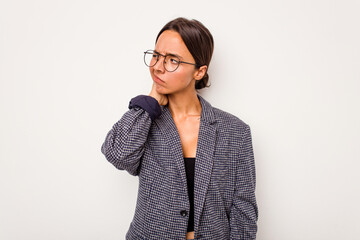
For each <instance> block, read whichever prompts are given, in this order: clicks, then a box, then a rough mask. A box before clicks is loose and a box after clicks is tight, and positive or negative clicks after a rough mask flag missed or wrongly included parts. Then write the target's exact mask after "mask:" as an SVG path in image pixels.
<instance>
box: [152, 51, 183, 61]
mask: <svg viewBox="0 0 360 240" xmlns="http://www.w3.org/2000/svg"><path fill="white" fill-rule="evenodd" d="M154 53H158V54H161V53H160V52H159V51H157V50H154ZM164 55H170V56H175V57H178V58H180V59H183V57H181V56H179V55H177V54H175V53H169V52H166V53H165V54H164Z"/></svg>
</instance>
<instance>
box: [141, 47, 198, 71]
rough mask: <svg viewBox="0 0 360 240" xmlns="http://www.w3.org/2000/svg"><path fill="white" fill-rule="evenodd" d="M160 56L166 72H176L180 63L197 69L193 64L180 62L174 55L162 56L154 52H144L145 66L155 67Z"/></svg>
mask: <svg viewBox="0 0 360 240" xmlns="http://www.w3.org/2000/svg"><path fill="white" fill-rule="evenodd" d="M160 56H161V57H164V62H163V64H164V68H165V70H166V71H168V72H174V71H176V69H178V67H179V65H180V63H185V64H190V65H194V66H196V67H199V66H198V64H195V63H189V62H184V61H180V58H179V57H178V56H176V55H174V54H166V55H163V54H160V53H158V52H156V51H154V50H147V51H146V52H144V62H145V65H146V66H148V67H153V66H155V64H156V63H157V62H158V61H159V59H160Z"/></svg>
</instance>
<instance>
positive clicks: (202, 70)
mask: <svg viewBox="0 0 360 240" xmlns="http://www.w3.org/2000/svg"><path fill="white" fill-rule="evenodd" d="M206 70H207V66H206V65H204V66H201V67H200V68H199V69H197V70H196V71H195V73H194V79H195V80H201V79H202V78H203V77H204V75H205V73H206Z"/></svg>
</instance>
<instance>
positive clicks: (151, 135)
mask: <svg viewBox="0 0 360 240" xmlns="http://www.w3.org/2000/svg"><path fill="white" fill-rule="evenodd" d="M198 97H199V99H200V103H201V106H202V109H201V119H200V130H199V137H198V145H197V151H196V162H195V180H194V181H195V183H194V184H195V187H194V228H195V229H194V230H195V239H216V240H221V239H239V240H240V239H241V240H248V239H255V238H256V232H257V224H256V222H257V217H258V212H257V204H256V199H255V165H254V155H253V149H252V141H251V133H250V129H249V126H248V125H246V124H245V123H244V122H242V121H241V120H240V119H238V118H237V117H235V116H233V115H231V114H229V113H226V112H224V111H221V110H219V109H216V108H213V107H212V106H211V105H210V104H209V103H208V102H207V101H205V100H204V99H203V98H202V97H200V96H198ZM161 108H162V114H161V115H160V116H159V117H158V118H156V119H155V120H153V121H152V120H151V118H150V117H149V114H148V113H147V112H146V111H144V110H143V109H141V108H133V109H130V110H129V111H127V112H126V113H125V114H124V115H123V117H122V118H121V119H120V120H119V121H118V122H117V123H116V124H115V125H114V126H113V128H112V129H111V130H110V132H109V133H108V135H107V136H106V139H105V142H104V144H103V145H102V149H101V150H102V152H103V153H104V155H105V156H106V158H107V160H108V161H109V162H110V163H112V164H113V165H114V166H115V167H116V168H118V169H120V170H126V171H128V172H129V173H130V174H132V175H136V176H138V177H139V192H138V200H137V204H136V210H135V216H134V218H133V221H132V223H131V224H130V228H129V230H128V232H127V234H126V239H131V240H133V239H134V240H145V239H146V240H155V239H156V240H165V239H166V240H169V239H171V240H173V239H174V240H175V239H179V240H180V239H181V240H183V239H185V235H186V230H187V223H188V217H189V214H188V212H189V209H190V203H189V199H188V193H187V184H186V173H185V167H184V159H183V154H182V148H181V142H180V137H179V134H178V132H177V128H176V126H175V123H174V121H173V118H172V116H171V113H170V111H169V109H168V108H167V107H161Z"/></svg>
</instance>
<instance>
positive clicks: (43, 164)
mask: <svg viewBox="0 0 360 240" xmlns="http://www.w3.org/2000/svg"><path fill="white" fill-rule="evenodd" d="M359 12H360V3H359V1H355V0H354V1H350V0H345V1H344V0H342V1H340V0H335V1H325V0H323V1H321V0H311V1H310V0H305V1H285V0H282V1H280V0H272V1H265V0H261V1H235V0H234V1H225V0H224V1H193V0H192V1H143V2H139V1H126V2H125V1H124V2H121V1H85V0H62V1H60V0H59V1H45V0H43V1H40V0H33V1H25V0H18V1H16V0H15V1H6V0H1V2H0V94H1V95H0V97H1V99H0V123H1V124H0V239H2V240H28V239H34V240H38V239H44V240H64V239H71V240H72V239H74V240H79V239H81V240H93V239H94V240H95V239H96V240H115V239H116V240H118V239H124V235H125V233H126V231H127V229H128V227H129V223H130V221H131V219H132V217H133V213H134V208H135V201H136V195H137V184H138V180H137V178H136V177H132V176H130V175H129V174H127V173H126V172H122V171H118V170H117V169H115V168H114V167H113V166H112V165H111V164H110V163H108V162H107V161H106V160H105V157H104V156H103V155H102V154H101V152H100V147H101V145H102V143H103V141H104V139H105V136H106V134H107V132H108V131H109V130H110V128H111V127H112V125H113V124H114V123H115V122H116V121H117V120H118V119H119V118H120V117H121V116H122V114H123V113H124V112H125V111H126V110H127V105H128V102H129V100H130V99H131V98H132V97H134V96H136V95H138V94H148V93H149V90H150V87H151V78H150V76H149V73H148V69H147V68H146V67H145V65H144V63H143V51H145V50H147V49H151V48H153V46H154V41H155V37H156V35H157V33H158V31H159V30H160V29H161V27H162V26H163V25H165V23H167V22H168V21H170V20H172V19H174V18H176V17H179V16H183V17H187V18H195V19H198V20H200V21H201V22H203V23H204V24H205V25H206V26H207V27H208V28H209V29H210V31H211V32H212V34H213V36H214V39H215V51H214V56H213V61H212V63H211V65H210V80H211V84H212V86H211V87H210V88H209V89H206V90H203V91H201V92H200V93H201V95H202V96H204V97H205V98H206V99H207V100H208V101H209V102H210V103H211V104H212V105H213V106H215V107H218V108H221V109H223V110H225V111H228V112H230V113H232V114H234V115H236V116H238V117H240V118H241V119H242V120H244V121H245V122H246V123H248V124H249V125H250V126H251V128H252V134H253V143H254V150H255V157H256V167H257V199H258V204H259V210H260V215H259V231H258V239H260V240H335V239H336V240H338V239H341V240H342V239H360V228H359V226H358V225H359V214H360V204H359V202H360V176H359V174H358V172H359V170H360V169H359V167H360V163H359V160H360V146H359V145H360V144H359V143H360V127H359V125H360V106H359V105H360V104H359V103H360V94H359V90H360V44H359V43H360V26H359V25H360V24H359V23H360V14H359Z"/></svg>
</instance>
